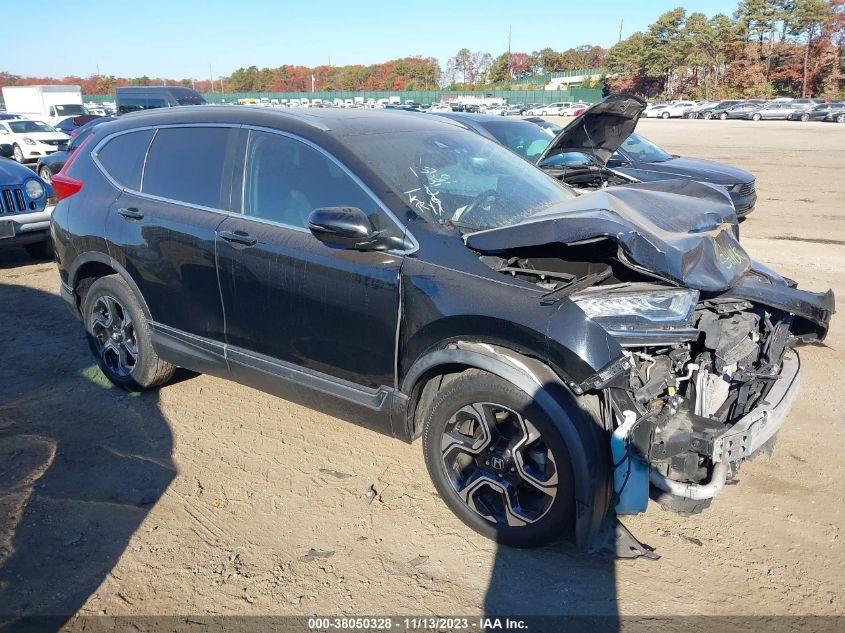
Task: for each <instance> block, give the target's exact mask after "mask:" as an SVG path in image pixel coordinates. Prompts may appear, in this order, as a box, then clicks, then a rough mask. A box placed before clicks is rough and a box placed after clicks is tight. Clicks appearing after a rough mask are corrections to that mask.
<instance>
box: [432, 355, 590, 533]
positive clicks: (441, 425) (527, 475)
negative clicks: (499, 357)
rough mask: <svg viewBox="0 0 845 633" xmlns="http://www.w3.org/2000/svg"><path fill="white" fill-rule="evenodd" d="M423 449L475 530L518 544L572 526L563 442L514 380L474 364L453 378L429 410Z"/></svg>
mask: <svg viewBox="0 0 845 633" xmlns="http://www.w3.org/2000/svg"><path fill="white" fill-rule="evenodd" d="M423 450H424V453H425V460H426V465H427V467H428V471H429V474H430V475H431V478H432V481H433V482H434V485H435V487H436V488H437V491H438V492H439V493H440V496H441V497H442V498H443V500H444V501H445V502H446V504H447V505H448V506H449V507H450V508H451V510H452V511H453V512H454V513H455V514H456V515H457V516H458V518H460V519H461V520H462V521H463V522H464V523H466V524H467V525H469V526H470V527H471V528H473V529H474V530H476V531H477V532H479V533H481V534H483V535H484V536H487V537H488V538H492V539H494V540H496V541H497V542H499V543H505V544H508V545H514V546H527V545H539V544H542V543H547V542H550V541H554V540H557V539H559V538H561V537H563V536H566V535H567V534H568V532H569V530H570V528H571V522H572V516H573V512H574V492H573V484H572V474H571V466H570V461H569V452H568V450H567V448H566V444H565V443H564V441H563V438H562V436H561V434H560V432H559V431H558V430H557V428H556V427H555V425H554V423H553V422H552V421H551V420H550V419H549V418H548V417H547V416H546V415H545V414H544V413H543V412H542V411H541V410H540V409H539V408H538V407H537V405H536V404H534V402H533V400H532V399H531V398H530V397H529V396H528V395H527V394H526V393H525V392H523V391H521V390H520V389H518V388H517V387H515V386H514V385H512V384H511V383H509V382H507V381H505V380H503V379H501V378H499V377H497V376H493V375H492V374H488V373H486V372H482V371H477V370H470V371H467V372H465V373H463V374H461V375H460V376H458V377H457V378H454V379H453V380H452V381H451V382H449V383H448V384H447V385H446V387H445V388H444V389H443V390H442V391H441V392H440V394H439V395H438V396H437V398H436V399H435V401H434V403H433V404H432V406H431V409H430V410H429V415H428V418H427V419H426V421H425V428H424V432H423Z"/></svg>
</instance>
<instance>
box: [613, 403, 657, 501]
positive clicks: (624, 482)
mask: <svg viewBox="0 0 845 633" xmlns="http://www.w3.org/2000/svg"><path fill="white" fill-rule="evenodd" d="M623 416H624V418H625V419H624V421H623V422H622V424H620V425H619V427H618V428H617V429H616V430H615V431H614V432H613V435H611V436H610V451H611V454H612V455H613V465H614V467H613V490H614V492H615V493H616V506H615V508H614V509H615V510H616V514H638V513H640V512H645V509H646V507H647V506H648V464H646V463H645V462H644V461H642V460H641V459H637V458H635V457H631V455H630V454H629V452H628V441H629V439H628V438H629V435H630V433H631V431H632V430H633V428H634V425H635V424H636V422H637V416H636V414H635V413H634V412H633V411H625V412H624V413H623Z"/></svg>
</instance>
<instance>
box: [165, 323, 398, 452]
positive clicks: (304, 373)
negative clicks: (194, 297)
mask: <svg viewBox="0 0 845 633" xmlns="http://www.w3.org/2000/svg"><path fill="white" fill-rule="evenodd" d="M150 327H151V329H152V331H153V337H152V343H153V347H154V348H155V350H156V353H158V354H159V356H160V357H161V358H162V359H164V360H166V361H168V362H170V363H173V364H174V365H177V366H179V367H184V368H186V369H190V370H192V371H196V372H200V373H203V374H211V375H213V376H219V377H221V378H227V379H229V380H233V381H235V382H237V383H240V384H243V385H247V386H249V387H253V388H255V389H258V390H260V391H264V392H267V393H270V394H272V395H275V396H278V397H280V398H284V399H285V400H289V401H291V402H294V403H296V404H299V405H301V406H305V407H307V408H309V409H315V410H317V411H321V412H323V413H326V414H328V415H332V416H334V417H337V418H340V419H342V420H346V421H348V422H352V423H354V424H358V425H359V426H363V427H366V428H369V429H372V430H374V431H378V432H379V433H384V434H386V435H391V436H395V437H401V438H402V439H407V438H405V437H404V435H403V434H402V433H400V434H398V435H397V433H395V432H394V429H395V428H398V429H400V430H404V417H403V415H402V414H403V413H404V411H405V410H406V408H407V400H408V398H407V396H406V395H405V394H403V393H401V392H399V391H397V390H396V389H393V388H392V387H387V386H381V387H379V388H378V389H370V388H367V387H362V386H361V385H356V384H354V383H351V382H348V381H346V380H341V379H339V378H335V377H334V376H330V375H328V374H324V373H322V372H318V371H314V370H311V369H307V368H305V367H302V366H299V365H294V364H292V363H287V362H284V361H281V360H278V359H276V358H270V357H267V356H263V355H261V354H255V353H253V352H249V351H247V350H245V349H242V348H239V347H234V346H231V345H228V344H225V343H220V342H217V341H212V340H210V339H207V338H204V337H201V336H195V335H193V334H188V333H187V332H183V331H181V330H177V329H174V328H171V327H169V326H166V325H162V324H161V323H156V322H151V323H150ZM394 417H395V418H396V422H397V425H396V426H394V425H393V424H392V423H391V418H394Z"/></svg>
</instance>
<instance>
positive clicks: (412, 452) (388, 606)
mask: <svg viewBox="0 0 845 633" xmlns="http://www.w3.org/2000/svg"><path fill="white" fill-rule="evenodd" d="M638 131H640V132H641V133H643V134H644V135H645V136H647V137H648V138H650V139H652V140H654V141H655V142H657V143H659V144H661V145H662V146H663V147H665V148H666V149H668V150H670V151H672V152H673V153H677V154H682V155H689V156H696V157H701V158H711V159H715V160H719V161H725V162H729V163H732V164H734V165H737V166H740V167H743V168H745V169H748V170H749V171H751V172H753V173H754V174H756V175H757V178H758V181H757V182H758V191H759V201H758V203H757V209H756V210H755V211H754V213H753V214H752V215H751V217H750V219H749V220H748V221H747V222H745V223H744V224H743V226H742V241H743V243H744V245H745V246H746V248H747V249H748V250H749V251H750V252H751V254H752V255H753V256H754V257H756V258H757V259H759V260H761V261H762V262H764V263H766V264H769V265H771V266H773V267H775V268H777V270H778V271H780V272H781V273H783V274H785V275H787V276H790V277H793V278H794V279H796V280H798V282H799V284H800V285H801V286H802V287H805V288H808V289H813V290H825V289H827V288H828V287H832V288H833V289H834V291H835V292H836V293H837V294H838V295H839V296H840V297H845V176H843V173H845V126H841V125H835V124H813V123H805V124H800V123H781V122H762V123H754V122H718V121H675V120H673V121H657V120H647V121H643V122H642V123H641V125H640V128H639V130H638ZM57 288H58V274H57V271H56V268H55V265H54V264H52V263H32V262H31V261H30V260H28V259H27V258H26V255H25V254H24V253H23V251H20V252H17V251H8V250H7V251H3V252H0V332H2V333H0V615H8V614H14V613H52V614H69V613H74V612H76V613H80V614H111V615H130V614H131V615H140V614H157V615H160V614H205V615H211V614H250V615H258V614H300V615H307V614H346V615H352V614H416V615H430V614H466V615H470V614H481V613H519V614H523V615H527V614H610V615H613V614H617V613H618V614H637V615H645V614H651V615H670V614H748V615H763V614H765V615H770V614H825V615H830V614H843V613H845V589H844V588H843V580H845V547H844V546H843V540H845V538H843V537H845V503H843V502H844V501H845V492H844V490H845V488H844V487H843V482H845V459H843V451H845V430H844V429H845V427H843V424H842V411H843V409H845V390H844V389H843V387H842V383H843V361H845V351H843V350H845V324H843V322H842V318H841V317H835V318H834V322H833V324H832V327H831V335H830V337H829V339H828V341H827V345H825V346H818V347H812V348H804V350H803V352H802V362H803V368H804V369H803V376H802V388H801V393H800V396H799V400H798V402H797V404H796V406H795V408H794V410H793V412H792V414H791V415H790V417H789V420H788V422H787V424H786V426H785V428H784V429H783V430H782V432H781V434H780V437H779V441H778V445H777V447H776V450H775V454H774V457H773V458H771V459H758V460H756V461H753V462H750V463H747V464H745V465H744V467H743V469H742V471H741V472H740V475H739V484H738V485H735V486H730V487H728V488H726V489H725V490H724V491H723V493H722V494H721V495H720V496H719V498H718V499H717V500H716V502H715V503H714V504H713V506H712V508H711V509H710V510H709V511H706V512H705V513H704V514H701V515H698V516H694V517H690V518H681V517H679V516H677V515H674V514H671V513H668V512H665V511H662V510H661V509H660V508H659V507H657V506H656V505H654V504H652V506H651V507H650V508H649V510H648V512H647V513H645V514H644V515H641V516H637V517H631V518H627V519H625V523H626V525H627V526H628V527H629V529H630V530H631V531H632V532H633V533H634V534H635V535H637V536H638V537H639V538H640V539H641V540H642V541H644V542H646V543H648V544H650V545H652V546H654V547H656V548H657V551H658V553H659V554H660V555H661V558H660V560H658V561H655V562H650V561H645V560H637V561H625V562H608V561H604V560H599V559H595V558H589V557H586V556H584V555H581V554H579V553H577V552H576V551H574V550H573V549H572V548H570V547H568V546H566V545H558V546H555V547H550V548H545V549H541V550H533V551H532V550H528V551H525V550H520V551H517V550H511V549H507V548H499V547H497V546H496V545H495V544H494V543H491V542H489V541H487V540H485V539H483V538H481V537H480V536H477V535H476V534H475V533H473V532H471V531H470V530H469V529H468V528H466V527H465V526H464V525H463V524H462V523H460V522H459V521H458V520H457V519H456V518H455V517H453V515H452V514H451V513H450V512H449V511H448V510H447V509H446V507H445V505H444V504H443V503H441V501H440V500H439V499H438V497H437V496H436V494H435V493H434V490H433V487H432V485H431V484H430V482H429V479H428V475H427V473H426V470H425V466H424V463H423V459H422V455H421V449H420V445H419V443H417V444H414V445H406V444H403V443H401V442H399V441H396V440H392V439H389V438H387V437H383V436H381V435H377V434H375V433H373V432H370V431H367V430H364V429H361V428H357V427H355V426H352V425H350V424H347V423H345V422H342V421H340V420H338V419H335V418H332V417H329V416H326V415H323V414H321V413H319V412H316V411H312V410H308V409H304V408H302V407H299V406H297V405H294V404H291V403H288V402H286V401H283V400H279V399H277V398H274V397H272V396H269V395H266V394H263V393H260V392H257V391H254V390H251V389H249V388H245V387H241V386H238V385H236V384H234V383H231V382H226V381H223V380H219V379H216V378H211V377H208V376H193V375H189V374H182V375H180V376H179V380H177V381H176V382H174V383H173V384H171V385H168V386H167V387H165V388H163V389H162V390H161V391H160V392H159V393H157V394H156V393H150V394H144V395H141V396H131V395H128V394H126V393H123V392H120V391H118V390H116V389H114V388H111V387H110V386H109V385H108V384H107V383H106V382H105V380H104V378H103V377H102V375H101V374H100V373H99V371H98V370H97V369H96V368H95V366H94V364H93V361H92V359H91V357H90V355H89V351H88V348H87V344H86V342H85V339H84V337H83V333H82V328H81V326H80V324H79V323H78V322H76V321H74V320H73V319H72V317H71V316H70V314H69V313H68V312H67V310H66V308H65V307H64V305H63V303H62V302H61V300H60V299H59V297H58V294H57Z"/></svg>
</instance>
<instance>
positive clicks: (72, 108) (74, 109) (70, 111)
mask: <svg viewBox="0 0 845 633" xmlns="http://www.w3.org/2000/svg"><path fill="white" fill-rule="evenodd" d="M53 107H54V108H56V115H57V116H79V115H80V114H88V110H86V109H85V108H84V107H83V106H81V105H79V104H78V103H71V104H68V105H57V106H53Z"/></svg>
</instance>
